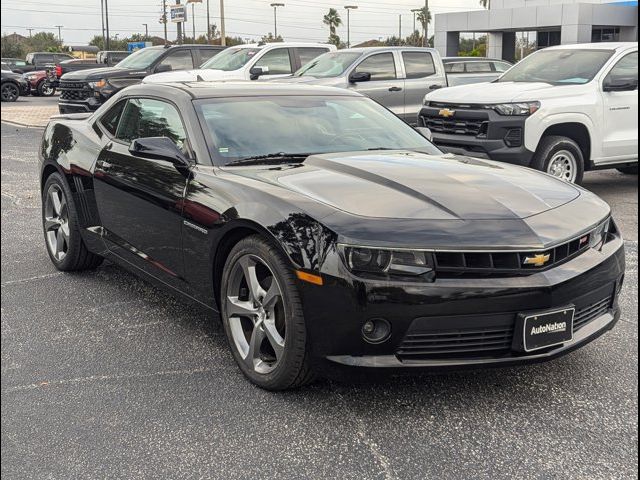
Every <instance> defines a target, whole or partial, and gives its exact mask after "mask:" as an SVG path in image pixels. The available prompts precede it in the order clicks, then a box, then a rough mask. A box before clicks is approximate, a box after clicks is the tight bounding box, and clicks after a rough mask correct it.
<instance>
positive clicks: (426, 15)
mask: <svg viewBox="0 0 640 480" xmlns="http://www.w3.org/2000/svg"><path fill="white" fill-rule="evenodd" d="M428 35H429V0H424V38H423V39H422V46H423V47H426V46H427V42H428V41H429V38H428Z"/></svg>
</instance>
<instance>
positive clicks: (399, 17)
mask: <svg viewBox="0 0 640 480" xmlns="http://www.w3.org/2000/svg"><path fill="white" fill-rule="evenodd" d="M398 38H399V39H402V14H400V15H398Z"/></svg>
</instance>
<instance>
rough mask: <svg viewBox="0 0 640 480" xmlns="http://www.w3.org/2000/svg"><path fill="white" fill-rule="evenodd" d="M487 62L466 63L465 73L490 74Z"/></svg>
mask: <svg viewBox="0 0 640 480" xmlns="http://www.w3.org/2000/svg"><path fill="white" fill-rule="evenodd" d="M492 72H493V70H492V69H491V64H490V63H489V62H467V73H492Z"/></svg>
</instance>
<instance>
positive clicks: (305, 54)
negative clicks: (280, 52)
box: [296, 47, 329, 66]
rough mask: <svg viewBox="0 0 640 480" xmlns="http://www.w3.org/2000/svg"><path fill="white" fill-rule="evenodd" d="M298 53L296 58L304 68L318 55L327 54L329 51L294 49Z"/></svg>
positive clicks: (325, 49) (323, 49)
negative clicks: (298, 58)
mask: <svg viewBox="0 0 640 480" xmlns="http://www.w3.org/2000/svg"><path fill="white" fill-rule="evenodd" d="M296 50H297V51H298V56H299V57H300V65H301V66H305V65H306V64H307V63H309V62H311V61H312V60H314V59H316V58H317V57H319V56H320V55H322V54H324V53H327V52H328V51H329V49H328V48H307V47H301V48H297V49H296Z"/></svg>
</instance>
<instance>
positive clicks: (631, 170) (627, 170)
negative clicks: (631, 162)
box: [618, 165, 638, 175]
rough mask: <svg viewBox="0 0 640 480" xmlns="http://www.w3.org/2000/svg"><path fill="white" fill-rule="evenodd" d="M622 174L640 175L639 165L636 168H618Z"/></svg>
mask: <svg viewBox="0 0 640 480" xmlns="http://www.w3.org/2000/svg"><path fill="white" fill-rule="evenodd" d="M618 171H619V172H620V173H624V174H625V175H638V165H636V166H634V167H622V168H618Z"/></svg>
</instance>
